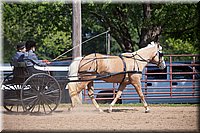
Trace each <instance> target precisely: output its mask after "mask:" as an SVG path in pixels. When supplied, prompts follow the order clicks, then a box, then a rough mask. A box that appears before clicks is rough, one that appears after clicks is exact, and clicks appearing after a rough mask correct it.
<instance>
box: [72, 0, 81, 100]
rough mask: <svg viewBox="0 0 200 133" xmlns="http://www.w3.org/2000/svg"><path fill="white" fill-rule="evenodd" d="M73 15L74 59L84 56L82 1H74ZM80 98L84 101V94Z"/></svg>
mask: <svg viewBox="0 0 200 133" xmlns="http://www.w3.org/2000/svg"><path fill="white" fill-rule="evenodd" d="M72 15H73V31H72V32H73V38H72V40H73V42H72V44H73V48H74V49H73V51H72V57H73V58H75V57H81V56H82V44H81V43H82V34H81V33H82V32H81V31H82V30H81V28H82V25H81V0H72ZM79 98H80V100H81V101H82V92H80V94H79Z"/></svg>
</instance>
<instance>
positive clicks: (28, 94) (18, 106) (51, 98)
mask: <svg viewBox="0 0 200 133" xmlns="http://www.w3.org/2000/svg"><path fill="white" fill-rule="evenodd" d="M36 65H37V64H36ZM1 89H2V92H3V93H2V94H3V106H4V108H5V109H6V110H7V111H10V112H28V113H42V114H49V113H52V112H53V111H54V110H55V109H56V108H57V107H58V105H59V103H60V101H61V88H60V85H59V83H58V81H57V80H56V79H55V78H54V77H52V76H51V75H50V74H49V73H48V72H46V71H44V73H43V72H41V73H32V72H30V70H29V69H28V67H27V66H26V63H25V62H18V64H17V66H15V67H14V69H13V72H12V73H11V74H9V75H7V76H6V77H5V78H4V80H3V83H2V85H1Z"/></svg>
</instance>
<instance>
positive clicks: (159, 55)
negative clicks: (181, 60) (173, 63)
mask: <svg viewBox="0 0 200 133" xmlns="http://www.w3.org/2000/svg"><path fill="white" fill-rule="evenodd" d="M157 55H158V58H159V61H158V62H157V63H155V62H152V60H154V58H155V57H156V56H157ZM163 56H164V54H163V53H162V52H160V50H158V51H157V52H156V54H155V55H154V56H153V58H152V59H151V61H150V63H152V64H156V65H157V66H159V65H160V64H161V63H162V57H163Z"/></svg>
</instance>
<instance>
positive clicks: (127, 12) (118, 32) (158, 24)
mask: <svg viewBox="0 0 200 133" xmlns="http://www.w3.org/2000/svg"><path fill="white" fill-rule="evenodd" d="M84 7H85V8H83V9H84V10H83V12H84V13H85V14H86V16H87V19H88V18H90V19H93V21H92V22H93V25H95V24H94V23H96V24H97V25H101V26H102V27H103V28H104V29H107V28H108V27H110V29H111V35H112V37H113V38H114V39H115V40H116V41H117V43H118V44H119V45H120V47H121V49H122V50H123V52H124V51H135V50H136V49H138V48H141V47H144V46H146V45H147V44H148V43H150V42H151V41H155V42H158V41H161V43H165V44H166V42H165V41H164V40H167V38H175V39H183V40H184V41H187V42H189V43H192V44H193V45H197V43H198V40H197V35H196V34H197V33H196V32H195V30H196V29H197V22H198V19H197V17H196V16H197V10H198V8H197V4H195V3H193V4H170V3H163V4H152V3H141V4H139V3H137V4H135V3H134V4H109V3H106V4H94V3H92V4H85V5H84ZM91 27H93V26H91ZM160 38H163V39H160Z"/></svg>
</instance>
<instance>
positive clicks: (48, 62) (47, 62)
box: [42, 60, 51, 64]
mask: <svg viewBox="0 0 200 133" xmlns="http://www.w3.org/2000/svg"><path fill="white" fill-rule="evenodd" d="M42 62H44V63H46V64H51V62H50V61H48V60H42Z"/></svg>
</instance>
